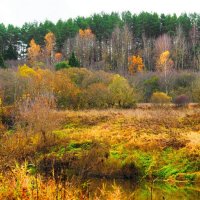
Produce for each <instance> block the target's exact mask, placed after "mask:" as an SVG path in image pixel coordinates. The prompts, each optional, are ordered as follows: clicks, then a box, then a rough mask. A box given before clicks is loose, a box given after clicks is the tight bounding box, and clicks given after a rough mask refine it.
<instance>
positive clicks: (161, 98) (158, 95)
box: [151, 92, 172, 104]
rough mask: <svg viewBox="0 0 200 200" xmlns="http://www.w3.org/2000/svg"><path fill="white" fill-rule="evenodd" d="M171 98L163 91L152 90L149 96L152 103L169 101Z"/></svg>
mask: <svg viewBox="0 0 200 200" xmlns="http://www.w3.org/2000/svg"><path fill="white" fill-rule="evenodd" d="M171 100H172V98H171V97H170V96H168V95H167V94H166V93H164V92H154V93H153V95H152V97H151V102H152V103H159V104H163V103H170V102H171Z"/></svg>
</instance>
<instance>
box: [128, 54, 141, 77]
mask: <svg viewBox="0 0 200 200" xmlns="http://www.w3.org/2000/svg"><path fill="white" fill-rule="evenodd" d="M128 65H129V67H128V69H129V72H130V73H131V74H135V73H137V72H142V71H143V69H144V64H143V60H142V58H141V57H140V56H130V57H129V58H128Z"/></svg>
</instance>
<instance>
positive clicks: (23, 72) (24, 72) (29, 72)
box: [18, 64, 37, 77]
mask: <svg viewBox="0 0 200 200" xmlns="http://www.w3.org/2000/svg"><path fill="white" fill-rule="evenodd" d="M18 72H19V74H20V76H22V77H34V76H37V72H36V71H35V70H34V69H33V68H30V67H28V66H27V65H26V64H24V65H23V66H19V68H18Z"/></svg>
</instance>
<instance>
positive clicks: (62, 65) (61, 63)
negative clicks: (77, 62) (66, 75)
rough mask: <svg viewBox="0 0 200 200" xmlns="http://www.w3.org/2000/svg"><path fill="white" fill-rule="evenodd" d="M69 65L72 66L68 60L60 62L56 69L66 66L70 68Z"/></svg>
mask: <svg viewBox="0 0 200 200" xmlns="http://www.w3.org/2000/svg"><path fill="white" fill-rule="evenodd" d="M69 67H70V65H69V64H68V63H67V62H66V61H62V62H59V63H57V64H56V65H55V69H56V70H60V69H65V68H69Z"/></svg>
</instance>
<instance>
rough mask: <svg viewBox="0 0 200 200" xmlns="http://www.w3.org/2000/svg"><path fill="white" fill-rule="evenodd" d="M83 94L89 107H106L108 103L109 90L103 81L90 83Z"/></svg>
mask: <svg viewBox="0 0 200 200" xmlns="http://www.w3.org/2000/svg"><path fill="white" fill-rule="evenodd" d="M85 95H86V97H85V98H86V99H87V103H88V106H89V107H90V108H106V107H108V105H109V101H110V98H109V96H110V95H109V90H108V87H107V86H106V85H105V84H103V83H94V84H91V85H90V86H89V87H88V89H87V91H86V93H85Z"/></svg>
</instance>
